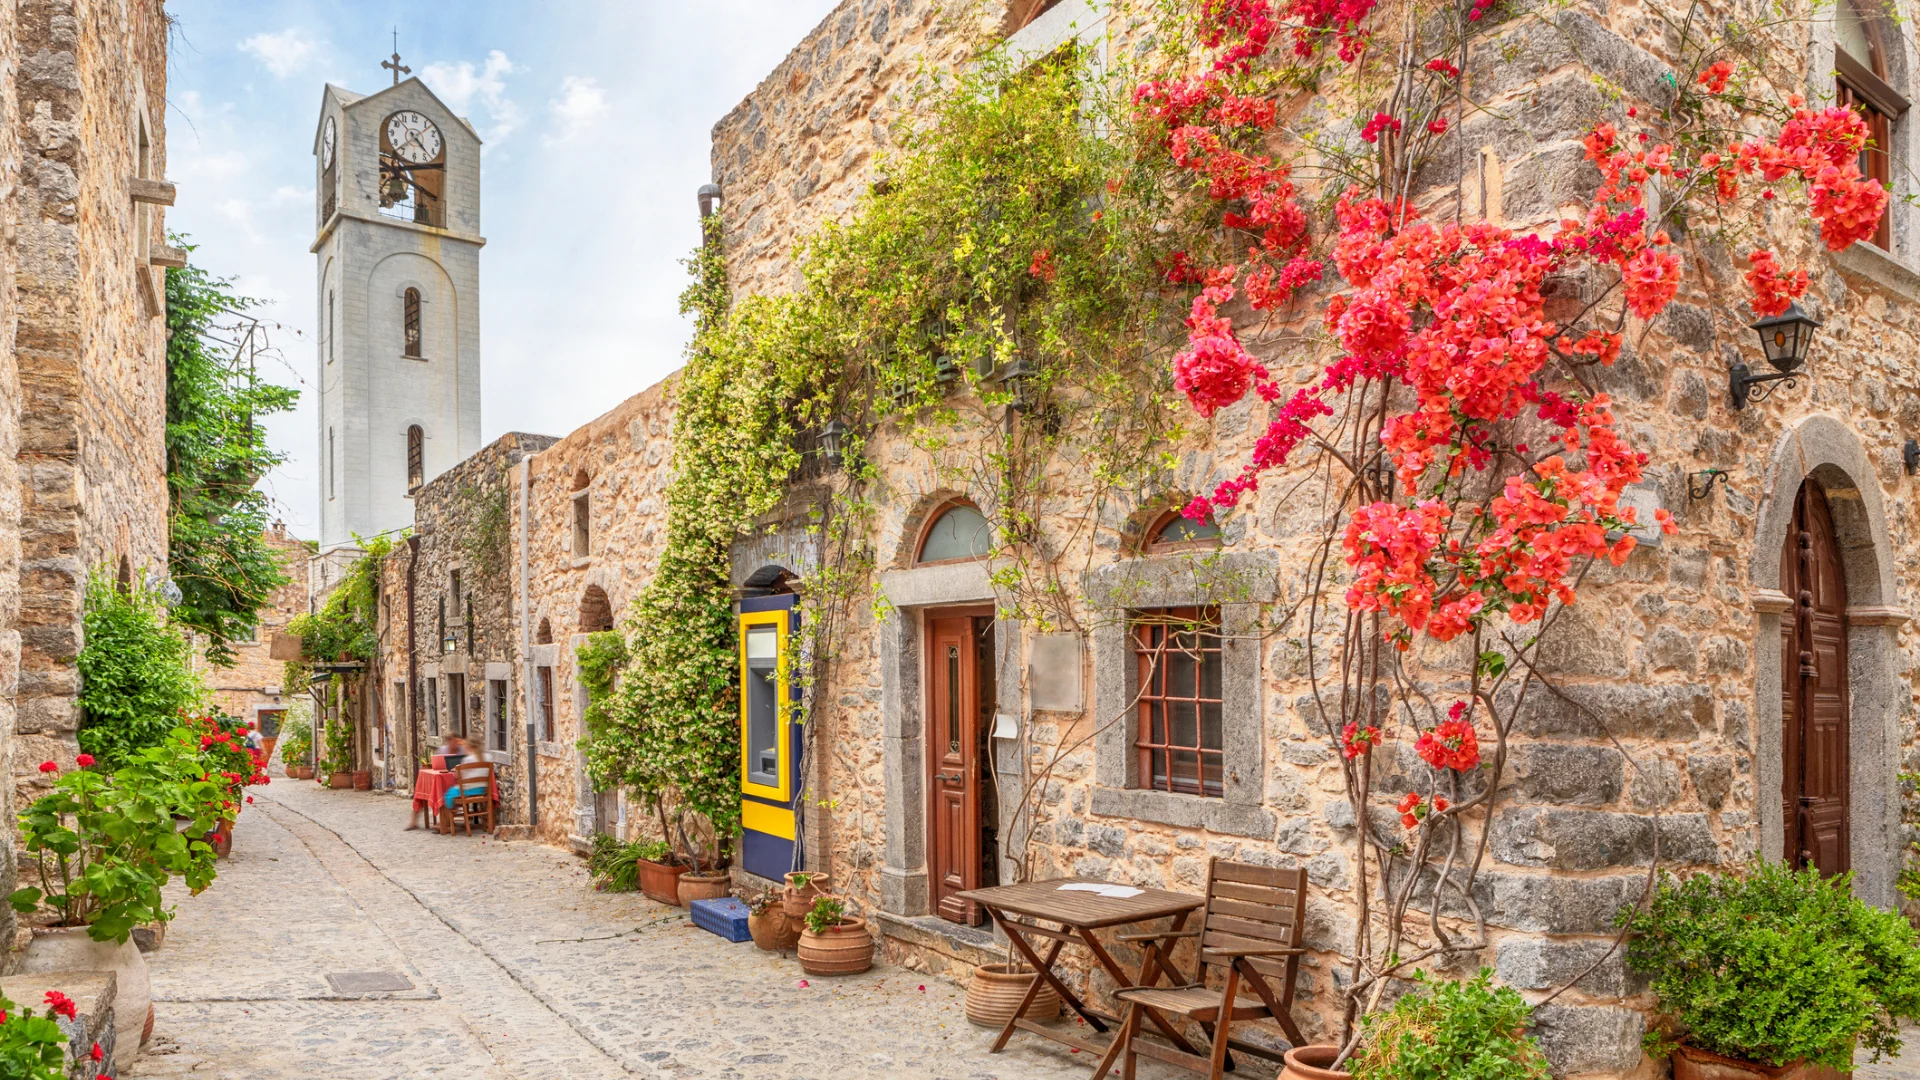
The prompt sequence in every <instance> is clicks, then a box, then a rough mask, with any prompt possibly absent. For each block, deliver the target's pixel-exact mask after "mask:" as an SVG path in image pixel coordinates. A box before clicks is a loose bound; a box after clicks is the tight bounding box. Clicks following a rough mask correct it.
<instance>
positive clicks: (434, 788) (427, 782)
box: [413, 769, 500, 813]
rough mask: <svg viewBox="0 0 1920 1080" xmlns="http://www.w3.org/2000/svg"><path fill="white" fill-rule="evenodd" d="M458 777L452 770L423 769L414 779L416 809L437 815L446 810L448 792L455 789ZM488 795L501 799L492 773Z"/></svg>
mask: <svg viewBox="0 0 1920 1080" xmlns="http://www.w3.org/2000/svg"><path fill="white" fill-rule="evenodd" d="M457 775H458V774H457V773H455V772H454V770H452V769H421V770H420V771H419V773H417V774H416V775H415V776H414V778H413V805H414V808H415V809H427V810H432V811H434V812H435V813H438V812H440V811H441V810H443V809H445V808H446V805H447V790H448V789H449V788H451V787H453V782H454V777H455V776H457ZM487 794H488V795H490V796H492V797H493V798H494V799H496V800H497V799H499V798H500V788H499V786H498V785H497V784H495V783H494V781H493V774H492V773H488V774H487Z"/></svg>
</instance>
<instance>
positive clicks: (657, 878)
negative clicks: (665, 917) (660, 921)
mask: <svg viewBox="0 0 1920 1080" xmlns="http://www.w3.org/2000/svg"><path fill="white" fill-rule="evenodd" d="M635 847H636V854H637V855H638V856H639V860H638V861H639V871H640V891H641V892H642V893H644V894H646V897H647V899H649V900H653V901H656V902H658V903H662V904H666V905H668V906H669V907H678V906H679V905H680V875H681V874H684V873H686V872H687V871H688V870H690V869H692V868H691V867H690V866H688V865H687V864H686V863H684V862H681V861H679V860H677V859H675V858H674V857H673V848H672V846H671V845H669V844H668V843H667V842H666V841H665V840H643V841H640V842H638V843H637V844H636V845H635Z"/></svg>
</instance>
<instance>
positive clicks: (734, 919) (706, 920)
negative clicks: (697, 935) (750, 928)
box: [692, 896, 751, 941]
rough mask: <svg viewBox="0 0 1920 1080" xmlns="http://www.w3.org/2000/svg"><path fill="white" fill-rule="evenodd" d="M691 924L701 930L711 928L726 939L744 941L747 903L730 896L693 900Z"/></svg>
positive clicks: (746, 935) (747, 935)
mask: <svg viewBox="0 0 1920 1080" xmlns="http://www.w3.org/2000/svg"><path fill="white" fill-rule="evenodd" d="M692 906H693V925H695V926H697V927H699V928H700V929H702V930H711V931H712V932H714V933H716V934H719V935H720V936H721V937H723V938H726V939H727V940H728V941H746V940H747V939H748V937H750V936H751V935H749V934H748V933H747V905H745V904H743V903H741V902H740V901H738V900H735V899H734V898H733V897H731V896H723V897H721V898H719V899H718V900H695V901H694V902H693V905H692Z"/></svg>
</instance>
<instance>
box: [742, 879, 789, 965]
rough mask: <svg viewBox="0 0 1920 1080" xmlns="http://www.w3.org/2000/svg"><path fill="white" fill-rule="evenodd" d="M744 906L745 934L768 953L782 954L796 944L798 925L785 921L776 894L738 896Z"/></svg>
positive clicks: (773, 892)
mask: <svg viewBox="0 0 1920 1080" xmlns="http://www.w3.org/2000/svg"><path fill="white" fill-rule="evenodd" d="M741 900H742V901H744V902H745V903H746V905H747V934H748V935H749V936H750V937H752V938H753V943H754V944H755V945H756V946H759V947H760V948H762V949H765V950H766V951H768V952H784V951H786V950H788V949H791V948H793V947H794V946H795V945H798V944H799V943H800V924H799V923H798V922H795V921H794V920H792V919H789V918H787V913H786V909H785V908H784V907H783V906H782V904H781V902H780V894H779V893H778V892H775V891H774V890H772V889H766V890H763V891H761V892H757V893H754V894H753V895H751V896H742V897H741Z"/></svg>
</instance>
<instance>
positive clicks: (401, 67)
mask: <svg viewBox="0 0 1920 1080" xmlns="http://www.w3.org/2000/svg"><path fill="white" fill-rule="evenodd" d="M380 66H381V67H383V68H389V69H391V70H392V71H393V85H395V86H399V85H400V76H402V75H411V74H413V69H412V68H410V67H408V66H406V65H405V64H402V63H401V62H400V28H399V27H397V26H396V27H394V28H393V59H391V60H382V61H380Z"/></svg>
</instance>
